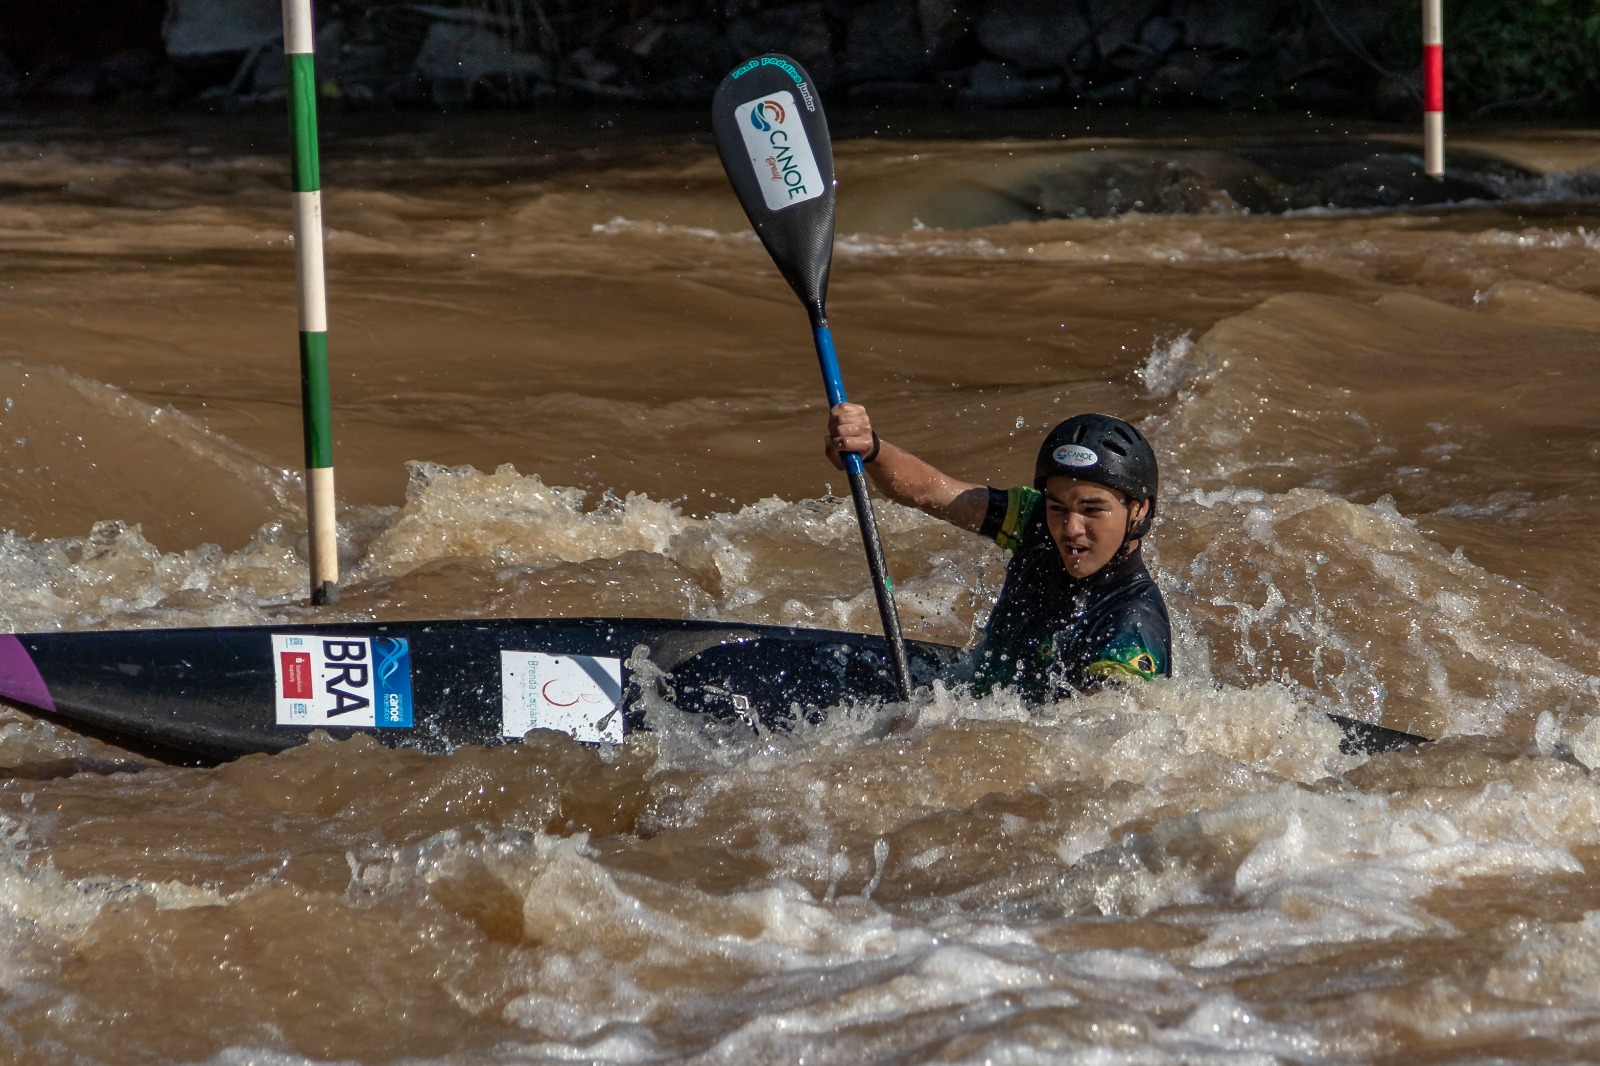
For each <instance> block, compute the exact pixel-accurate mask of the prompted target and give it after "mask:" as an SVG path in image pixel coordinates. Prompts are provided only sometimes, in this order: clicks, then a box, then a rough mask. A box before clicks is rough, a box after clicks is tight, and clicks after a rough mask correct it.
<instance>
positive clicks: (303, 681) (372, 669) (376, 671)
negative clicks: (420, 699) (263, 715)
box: [272, 633, 411, 729]
mask: <svg viewBox="0 0 1600 1066" xmlns="http://www.w3.org/2000/svg"><path fill="white" fill-rule="evenodd" d="M272 669H273V675H274V679H275V681H276V684H275V686H274V691H275V693H276V696H277V707H278V713H277V722H278V724H279V725H299V726H307V727H310V728H314V729H328V728H355V727H359V726H366V727H367V728H371V727H373V726H377V727H378V728H380V729H409V728H411V646H410V645H409V644H408V643H407V642H406V641H405V639H404V638H403V637H355V636H339V635H335V634H331V633H274V634H272Z"/></svg>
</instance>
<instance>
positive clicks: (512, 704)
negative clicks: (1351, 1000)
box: [500, 651, 622, 744]
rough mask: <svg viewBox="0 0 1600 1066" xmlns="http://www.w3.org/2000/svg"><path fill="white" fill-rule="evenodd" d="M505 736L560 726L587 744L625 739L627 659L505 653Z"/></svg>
mask: <svg viewBox="0 0 1600 1066" xmlns="http://www.w3.org/2000/svg"><path fill="white" fill-rule="evenodd" d="M500 716H501V730H500V732H501V735H502V736H506V737H512V738H516V739H521V737H522V735H523V734H524V733H526V732H527V731H528V730H530V729H558V730H560V731H561V732H563V733H565V734H567V735H568V736H570V737H572V738H573V739H574V740H581V741H584V742H586V743H590V744H595V743H606V744H620V743H622V660H621V659H608V658H604V657H602V656H598V655H550V654H548V653H546V652H540V651H502V652H501V653H500Z"/></svg>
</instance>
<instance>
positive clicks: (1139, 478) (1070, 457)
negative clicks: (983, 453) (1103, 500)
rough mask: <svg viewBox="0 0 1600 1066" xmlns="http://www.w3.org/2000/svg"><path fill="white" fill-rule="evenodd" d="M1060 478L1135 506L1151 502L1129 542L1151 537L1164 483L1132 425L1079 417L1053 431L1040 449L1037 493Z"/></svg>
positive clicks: (1035, 468) (1149, 449)
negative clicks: (1107, 490) (1091, 485)
mask: <svg viewBox="0 0 1600 1066" xmlns="http://www.w3.org/2000/svg"><path fill="white" fill-rule="evenodd" d="M1057 475H1060V476H1063V477H1070V478H1077V479H1078V480H1080V481H1093V482H1095V483H1096V484H1098V485H1109V486H1110V487H1111V488H1114V489H1116V490H1117V491H1118V492H1122V493H1125V494H1127V495H1128V496H1129V497H1131V498H1133V499H1135V500H1149V501H1150V507H1149V509H1148V510H1146V511H1145V515H1144V521H1142V522H1140V523H1139V528H1138V529H1136V530H1134V531H1133V532H1131V533H1129V534H1128V539H1130V540H1134V539H1137V538H1139V537H1142V536H1144V535H1145V534H1146V533H1148V532H1150V521H1151V519H1153V518H1154V517H1155V514H1156V491H1157V489H1159V488H1160V481H1161V478H1160V474H1159V473H1158V472H1157V471H1156V453H1155V449H1154V448H1152V447H1150V442H1149V441H1147V440H1145V439H1144V434H1143V433H1140V432H1139V431H1138V430H1137V429H1135V428H1134V427H1133V425H1132V424H1130V423H1128V422H1124V421H1123V420H1122V419H1120V418H1113V417H1112V416H1111V415H1075V416H1073V417H1072V418H1069V419H1067V420H1066V421H1065V422H1063V423H1061V424H1060V425H1059V426H1057V427H1056V428H1055V429H1052V430H1051V431H1050V434H1049V436H1047V437H1045V439H1044V443H1043V444H1042V445H1040V446H1039V459H1038V461H1037V462H1036V463H1034V466H1033V487H1034V488H1036V489H1040V490H1042V489H1043V488H1044V483H1045V482H1046V481H1047V480H1049V479H1050V478H1052V477H1056V476H1057Z"/></svg>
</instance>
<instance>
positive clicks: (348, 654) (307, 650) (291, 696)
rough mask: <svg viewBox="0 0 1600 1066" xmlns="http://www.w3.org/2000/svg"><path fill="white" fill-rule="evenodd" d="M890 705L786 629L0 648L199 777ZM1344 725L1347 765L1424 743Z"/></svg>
mask: <svg viewBox="0 0 1600 1066" xmlns="http://www.w3.org/2000/svg"><path fill="white" fill-rule="evenodd" d="M908 654H909V657H910V661H911V667H912V674H913V679H914V681H915V682H916V683H917V684H918V685H923V686H925V685H928V684H930V683H931V682H932V681H933V680H934V679H935V678H937V677H938V676H940V675H941V674H944V673H945V672H946V671H948V670H949V669H950V667H952V666H953V665H954V663H955V660H956V657H957V650H956V649H954V648H950V647H947V646H944V645H939V644H929V643H924V642H920V641H910V642H908ZM895 693H896V687H895V682H894V677H893V674H892V672H891V668H890V661H889V655H888V648H887V646H886V644H885V642H884V640H883V638H882V637H880V636H872V635H867V634H857V633H842V632H834V631H829V630H818V629H802V628H792V627H784V626H766V625H735V624H728V623H721V622H696V621H683V620H663V619H628V618H610V619H607V618H571V619H489V620H450V621H405V622H367V623H361V622H351V623H343V622H339V623H316V624H307V625H284V626H236V627H218V628H205V629H148V630H117V631H108V632H86V633H40V634H17V635H11V636H5V635H0V699H4V700H5V701H7V702H9V703H12V704H15V705H18V706H22V707H26V708H29V709H31V710H33V711H36V712H40V713H42V714H43V715H44V716H47V717H49V718H50V719H52V720H54V721H57V722H59V723H61V724H62V725H65V726H66V727H68V728H70V729H73V730H74V731H77V732H81V733H84V734H87V735H90V736H94V737H98V738H100V739H103V740H106V741H108V742H110V743H113V744H116V745H117V746H119V747H122V748H126V749H128V750H131V751H136V752H139V753H142V754H146V755H151V756H154V757H156V758H160V759H163V760H166V761H171V762H179V763H189V764H209V763H217V762H223V761H227V760H229V759H234V758H238V757H240V756H243V755H248V754H253V753H271V752H277V751H282V750H284V749H286V748H290V747H293V746H295V745H297V744H301V743H304V742H305V741H306V740H307V739H308V737H309V736H310V734H311V732H312V731H313V730H316V729H326V730H328V731H329V732H330V733H332V734H333V735H335V736H349V735H351V734H354V733H363V734H367V735H370V736H373V737H375V738H376V739H377V740H379V741H380V742H381V743H383V744H385V745H388V746H391V747H409V748H417V749H421V750H424V751H429V752H448V751H451V750H454V749H455V748H458V747H460V746H462V745H468V744H479V745H495V744H501V743H507V742H511V741H515V740H517V739H519V738H520V737H521V736H522V735H523V734H524V733H526V732H527V731H528V730H529V729H532V728H555V729H560V730H562V731H563V732H567V733H570V734H572V735H573V736H575V737H577V738H578V739H579V740H585V741H596V742H620V741H621V740H622V739H623V738H624V737H625V736H626V735H627V734H629V733H631V732H634V731H637V730H639V729H642V728H644V727H645V714H646V710H647V708H648V707H649V706H651V705H652V702H653V701H657V700H659V701H665V702H670V704H671V705H672V706H673V707H674V708H676V709H677V710H678V711H681V712H687V713H691V714H699V715H705V716H709V717H710V718H713V719H716V720H719V721H723V722H729V723H743V724H744V725H746V726H747V727H749V728H755V727H756V726H758V725H759V726H761V727H765V728H769V729H781V728H786V727H789V726H792V725H794V724H795V723H796V722H797V721H799V720H801V719H802V718H809V719H812V720H816V719H819V718H820V717H821V716H822V713H823V712H824V711H825V710H826V709H827V708H829V707H834V706H837V705H839V704H840V703H842V702H846V701H870V700H883V701H890V700H893V699H894V698H895ZM1336 720H1337V721H1339V724H1340V725H1341V727H1343V728H1344V731H1345V744H1344V746H1345V748H1346V750H1351V751H1381V750H1389V749H1392V748H1399V747H1405V746H1408V745H1410V744H1414V743H1418V742H1421V741H1422V740H1423V738H1421V737H1414V736H1412V735H1411V734H1406V733H1400V732H1397V731H1394V730H1388V729H1384V728H1383V727H1381V726H1373V725H1368V724H1367V723H1364V722H1358V721H1354V720H1351V719H1336Z"/></svg>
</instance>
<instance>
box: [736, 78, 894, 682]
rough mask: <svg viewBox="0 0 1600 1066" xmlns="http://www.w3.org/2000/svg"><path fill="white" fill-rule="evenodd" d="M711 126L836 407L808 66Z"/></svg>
mask: <svg viewBox="0 0 1600 1066" xmlns="http://www.w3.org/2000/svg"><path fill="white" fill-rule="evenodd" d="M711 127H712V129H713V130H714V131H715V132H716V137H717V151H718V153H720V154H721V156H722V168H723V169H724V170H726V171H727V172H728V180H729V181H730V182H732V183H733V191H734V193H735V194H736V195H737V196H738V197H739V203H740V204H741V205H742V206H743V207H744V213H745V214H747V215H749V216H750V224H751V225H752V226H754V227H755V230H756V235H757V236H758V237H760V238H761V243H762V244H764V245H766V248H767V253H768V254H769V255H771V256H772V261H773V262H774V263H776V264H777V266H778V271H779V272H780V273H781V274H783V277H784V280H786V281H788V283H789V285H790V287H791V288H793V289H794V294H795V295H796V296H798V297H800V302H801V303H802V304H804V305H805V308H806V313H807V314H808V315H810V316H811V332H812V336H813V338H814V339H815V341H816V346H817V361H818V362H819V363H820V364H821V365H822V382H823V385H824V386H826V388H827V390H828V406H830V407H832V406H834V405H835V404H841V403H844V400H845V395H844V381H843V380H842V379H841V378H840V377H839V359H838V357H837V356H836V355H835V354H834V351H833V335H832V334H831V333H830V332H829V331H828V316H827V314H826V312H825V311H824V308H823V304H824V302H825V301H826V300H827V296H828V268H829V267H830V266H831V265H832V263H833V208H834V193H833V142H832V141H831V140H830V139H829V137H828V120H827V119H826V118H824V117H823V114H822V101H821V100H820V99H818V97H817V91H816V89H815V88H814V87H813V86H812V84H811V79H810V77H808V76H807V74H806V72H805V71H804V70H803V69H801V67H800V64H798V63H796V62H795V61H794V60H792V59H790V58H789V57H788V56H781V55H764V56H757V57H756V58H755V59H752V60H750V61H749V62H747V63H744V64H741V65H740V66H739V67H738V68H736V69H735V70H734V71H733V72H732V73H731V74H729V75H728V76H727V77H726V78H724V79H722V84H721V85H720V86H718V87H717V94H716V96H715V97H714V98H713V100H712V103H711ZM844 462H845V470H846V471H847V472H848V473H849V475H850V495H851V496H852V497H854V499H855V505H856V519H857V520H858V521H859V522H860V523H861V540H862V542H863V544H865V546H866V549H867V566H868V567H869V568H870V569H871V571H872V583H873V587H874V591H876V593H877V596H878V613H879V614H880V615H881V616H882V618H883V635H884V636H885V637H886V638H888V641H889V656H890V659H891V660H892V662H893V665H894V676H895V682H896V684H897V685H898V686H899V689H900V698H901V699H902V700H909V699H910V698H911V668H910V666H909V664H908V663H907V661H906V647H905V641H904V639H903V638H902V637H901V636H900V616H899V615H898V614H897V613H896V612H895V608H894V590H893V588H892V587H891V586H890V584H889V573H888V568H887V567H886V566H885V565H884V562H883V545H882V544H881V543H879V541H878V523H877V521H876V519H874V518H873V515H872V497H871V496H870V495H868V493H867V476H866V470H865V468H864V467H863V466H862V465H861V456H859V455H856V454H854V453H849V452H847V453H846V454H845V457H844Z"/></svg>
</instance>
